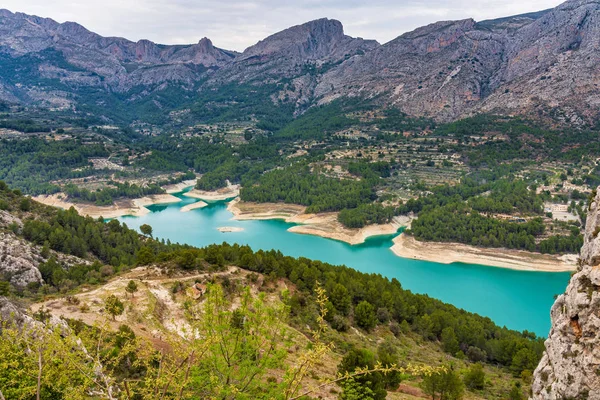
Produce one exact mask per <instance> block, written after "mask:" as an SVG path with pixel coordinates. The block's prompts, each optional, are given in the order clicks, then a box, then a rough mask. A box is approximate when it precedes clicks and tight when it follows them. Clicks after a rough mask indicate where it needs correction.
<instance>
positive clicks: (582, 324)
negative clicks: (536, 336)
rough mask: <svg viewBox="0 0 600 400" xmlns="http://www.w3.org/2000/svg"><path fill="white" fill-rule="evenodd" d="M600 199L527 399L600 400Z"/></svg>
mask: <svg viewBox="0 0 600 400" xmlns="http://www.w3.org/2000/svg"><path fill="white" fill-rule="evenodd" d="M598 232H600V193H598V194H597V195H596V196H595V198H594V199H593V201H592V203H591V205H590V209H589V213H588V218H587V224H586V229H585V242H584V245H583V248H582V249H581V266H580V268H579V269H578V271H577V273H576V274H575V275H573V277H572V278H571V282H570V283H569V286H568V287H567V290H566V292H565V294H562V295H560V296H559V297H558V299H557V300H556V302H555V303H554V306H553V307H552V311H551V315H552V328H551V331H550V335H549V336H548V340H546V343H545V345H546V352H545V353H544V356H543V358H542V360H541V362H540V364H539V366H538V367H537V369H536V370H535V372H534V381H533V388H532V389H533V395H532V399H536V400H537V399H544V400H546V399H548V400H550V399H552V400H554V399H600V235H599V234H598Z"/></svg>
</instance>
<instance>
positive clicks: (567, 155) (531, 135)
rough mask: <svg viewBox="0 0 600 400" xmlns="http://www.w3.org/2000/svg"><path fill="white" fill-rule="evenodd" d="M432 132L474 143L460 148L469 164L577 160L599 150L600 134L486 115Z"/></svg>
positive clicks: (453, 123) (593, 131) (592, 130)
mask: <svg viewBox="0 0 600 400" xmlns="http://www.w3.org/2000/svg"><path fill="white" fill-rule="evenodd" d="M434 134H436V135H440V136H447V135H451V136H454V137H455V138H457V139H458V140H459V142H461V143H463V144H466V143H472V144H475V146H474V147H471V148H469V147H464V148H463V149H462V150H461V152H462V153H463V154H465V156H466V157H467V158H468V160H469V163H470V164H471V165H472V166H481V165H497V164H498V163H500V162H503V161H508V160H517V159H520V160H536V159H537V160H545V161H548V160H564V161H578V160H581V158H582V157H586V156H589V155H590V154H594V153H598V151H599V150H600V137H599V136H598V132H597V130H595V129H589V128H584V129H579V128H573V127H566V128H564V127H563V128H556V127H551V126H549V127H545V126H543V124H540V123H537V122H534V121H531V120H528V119H524V118H510V117H502V116H496V115H489V114H479V115H477V116H474V117H470V118H465V119H462V120H458V121H455V122H452V123H449V124H444V125H440V126H438V127H437V128H436V130H435V132H434ZM457 149H458V147H457Z"/></svg>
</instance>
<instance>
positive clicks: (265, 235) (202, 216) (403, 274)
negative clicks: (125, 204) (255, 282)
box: [120, 195, 570, 336]
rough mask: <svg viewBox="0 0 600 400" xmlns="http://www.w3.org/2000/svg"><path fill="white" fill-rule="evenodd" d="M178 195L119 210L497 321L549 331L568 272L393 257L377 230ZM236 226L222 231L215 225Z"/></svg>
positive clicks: (159, 226) (161, 228)
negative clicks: (347, 233)
mask: <svg viewBox="0 0 600 400" xmlns="http://www.w3.org/2000/svg"><path fill="white" fill-rule="evenodd" d="M177 196H179V197H181V198H182V199H183V201H182V202H180V203H176V204H170V205H154V206H150V207H149V209H150V210H151V211H152V212H151V213H150V214H148V215H145V216H143V217H123V218H120V220H121V221H123V222H125V223H126V224H127V225H128V226H129V227H131V228H134V229H139V227H140V225H142V224H149V225H151V226H152V227H153V228H154V236H155V237H157V238H164V239H165V240H166V239H170V240H171V242H178V243H187V244H190V245H194V246H200V247H202V246H206V245H209V244H213V243H223V242H228V243H239V244H247V245H249V246H250V247H252V248H253V249H255V250H257V249H264V250H270V249H276V250H280V251H281V252H282V253H284V254H286V255H289V256H294V257H299V256H302V257H307V258H311V259H314V260H321V261H324V262H328V263H331V264H334V265H347V266H349V267H352V268H355V269H357V270H359V271H362V272H368V273H377V274H381V275H383V276H386V277H388V278H390V279H391V278H397V279H398V280H399V281H400V282H401V283H402V286H403V287H404V288H405V289H410V290H412V291H413V292H417V293H423V294H428V295H429V296H431V297H434V298H437V299H440V300H442V301H444V302H447V303H451V304H454V305H455V306H457V307H460V308H464V309H465V310H468V311H471V312H475V313H478V314H480V315H483V316H487V317H490V318H491V319H492V320H493V321H494V322H496V323H497V324H498V325H500V326H506V327H508V328H511V329H517V330H528V331H530V332H535V333H536V334H537V335H539V336H547V334H548V331H549V329H550V307H551V306H552V303H553V302H554V295H556V294H559V293H563V292H564V290H565V288H566V286H567V283H568V282H569V276H570V274H569V273H568V272H565V273H547V272H525V271H516V270H511V269H505V268H496V267H486V266H482V265H472V264H461V263H455V264H439V263H434V262H428V261H420V260H412V259H405V258H401V257H398V256H396V255H394V253H392V251H391V250H390V247H391V246H392V239H393V236H379V237H373V238H370V239H368V240H367V241H366V242H365V243H363V244H360V245H355V246H351V245H348V244H346V243H343V242H339V241H335V240H331V239H325V238H321V237H317V236H312V235H302V234H296V233H291V232H288V231H287V229H288V228H289V227H290V226H291V224H288V223H286V222H283V221H278V220H270V221H235V220H232V214H231V213H230V212H229V211H227V209H226V204H225V203H223V202H218V203H212V204H210V205H209V206H208V207H205V208H202V209H196V210H193V211H190V212H181V211H180V208H181V207H183V206H185V205H187V204H190V203H194V202H196V201H197V200H195V199H191V198H187V197H184V196H181V195H177ZM224 226H230V227H233V226H235V227H241V228H243V229H244V230H243V231H241V232H230V233H221V232H219V231H218V230H217V228H219V227H224Z"/></svg>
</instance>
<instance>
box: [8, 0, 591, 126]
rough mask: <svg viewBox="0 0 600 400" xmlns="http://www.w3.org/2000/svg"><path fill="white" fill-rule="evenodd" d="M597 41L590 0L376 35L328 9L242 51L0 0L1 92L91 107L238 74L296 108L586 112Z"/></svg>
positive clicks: (165, 106)
mask: <svg viewBox="0 0 600 400" xmlns="http://www.w3.org/2000/svg"><path fill="white" fill-rule="evenodd" d="M599 46H600V1H597V0H569V1H567V2H565V3H563V4H561V5H559V6H558V7H556V8H554V9H550V10H544V11H540V12H536V13H530V14H523V15H518V16H512V17H506V18H501V19H495V20H488V21H481V22H476V21H474V20H473V19H464V20H459V21H443V22H437V23H434V24H431V25H427V26H424V27H421V28H418V29H416V30H414V31H412V32H408V33H405V34H403V35H401V36H399V37H397V38H396V39H394V40H392V41H390V42H388V43H385V44H379V43H378V42H376V41H374V40H365V39H362V38H353V37H350V36H347V35H345V34H344V30H343V26H342V24H341V23H340V22H339V21H336V20H331V19H326V18H324V19H319V20H315V21H311V22H307V23H305V24H302V25H298V26H293V27H291V28H288V29H286V30H284V31H281V32H278V33H276V34H274V35H271V36H269V37H267V38H265V39H264V40H261V41H260V42H258V43H257V44H255V45H253V46H251V47H249V48H247V49H246V50H245V51H243V52H242V53H238V52H235V51H229V50H224V49H220V48H218V47H215V46H214V45H213V44H212V42H211V41H210V39H207V38H203V39H201V40H200V41H199V42H198V43H196V44H192V45H161V44H156V43H153V42H151V41H148V40H140V41H138V42H132V41H129V40H127V39H123V38H117V37H103V36H100V35H97V34H95V33H93V32H90V31H89V30H87V29H86V28H84V27H83V26H81V25H79V24H76V23H74V22H65V23H62V24H60V23H57V22H55V21H53V20H51V19H48V18H41V17H36V16H31V15H26V14H22V13H12V12H10V11H7V10H0V100H3V101H5V102H8V103H22V104H35V105H42V106H45V107H51V108H55V109H72V110H78V109H82V108H83V106H84V105H90V104H91V105H94V107H96V109H100V110H102V109H103V108H109V107H110V104H113V103H112V100H110V99H114V98H118V99H119V101H120V102H121V104H134V103H136V102H140V101H145V103H144V104H145V106H144V107H146V110H151V109H152V108H156V110H157V111H165V110H167V111H168V110H174V109H177V108H179V107H182V106H183V103H182V102H179V101H178V100H172V99H169V97H168V96H166V95H164V93H165V91H167V92H168V91H173V90H175V91H177V92H178V93H185V95H184V96H171V97H175V98H177V99H179V98H181V99H183V98H185V99H186V101H187V102H188V103H194V102H195V101H196V99H198V98H203V99H205V101H207V100H206V99H210V95H211V93H214V92H215V91H219V90H222V89H223V88H228V90H234V91H235V90H236V89H235V88H238V87H241V86H243V87H245V88H248V87H250V88H255V89H256V90H257V91H260V93H261V94H264V93H265V92H266V93H267V94H268V95H269V96H268V97H269V99H270V101H271V102H272V103H273V105H274V106H287V108H286V109H290V110H293V111H294V112H295V113H296V114H298V113H301V112H303V111H304V110H306V109H307V108H309V107H311V106H313V105H316V104H325V103H329V102H331V101H333V100H335V99H338V98H355V97H360V98H363V99H368V100H369V101H372V102H376V103H378V104H380V105H382V106H386V107H396V108H399V109H401V110H402V111H403V112H405V113H407V114H409V115H413V116H424V117H429V118H433V119H435V120H438V121H451V120H456V119H459V118H463V117H466V116H469V115H473V114H476V113H480V112H487V113H497V114H508V115H514V114H530V115H532V114H533V115H538V114H539V115H546V116H551V117H553V118H555V119H558V120H562V121H565V122H568V123H585V122H588V123H594V122H595V121H596V115H597V114H598V110H599V105H600V92H599V91H598V83H599V82H600V69H598V68H597V65H598V61H599V58H600V52H598V49H599ZM232 88H233V89H232ZM265 88H268V89H265ZM107 115H108V114H107ZM134 117H135V116H134ZM134 117H132V118H134Z"/></svg>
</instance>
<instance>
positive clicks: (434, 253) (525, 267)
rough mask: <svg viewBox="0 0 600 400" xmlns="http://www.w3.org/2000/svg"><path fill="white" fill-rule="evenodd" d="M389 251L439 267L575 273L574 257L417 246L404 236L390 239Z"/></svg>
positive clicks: (447, 245) (449, 245) (428, 244)
mask: <svg viewBox="0 0 600 400" xmlns="http://www.w3.org/2000/svg"><path fill="white" fill-rule="evenodd" d="M392 251H393V252H394V253H395V254H396V255H397V256H400V257H404V258H412V259H415V260H423V261H432V262H437V263H442V264H451V263H455V262H460V263H465V264H481V265H489V266H492V267H501V268H510V269H516V270H520V271H542V272H565V271H575V270H576V269H577V255H575V254H567V255H563V256H555V255H549V254H539V253H531V252H528V251H522V250H510V249H492V248H481V247H475V246H467V245H464V244H460V243H439V242H420V241H418V240H416V239H415V238H413V237H412V236H407V235H404V234H401V235H398V236H397V237H396V238H394V246H392Z"/></svg>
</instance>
